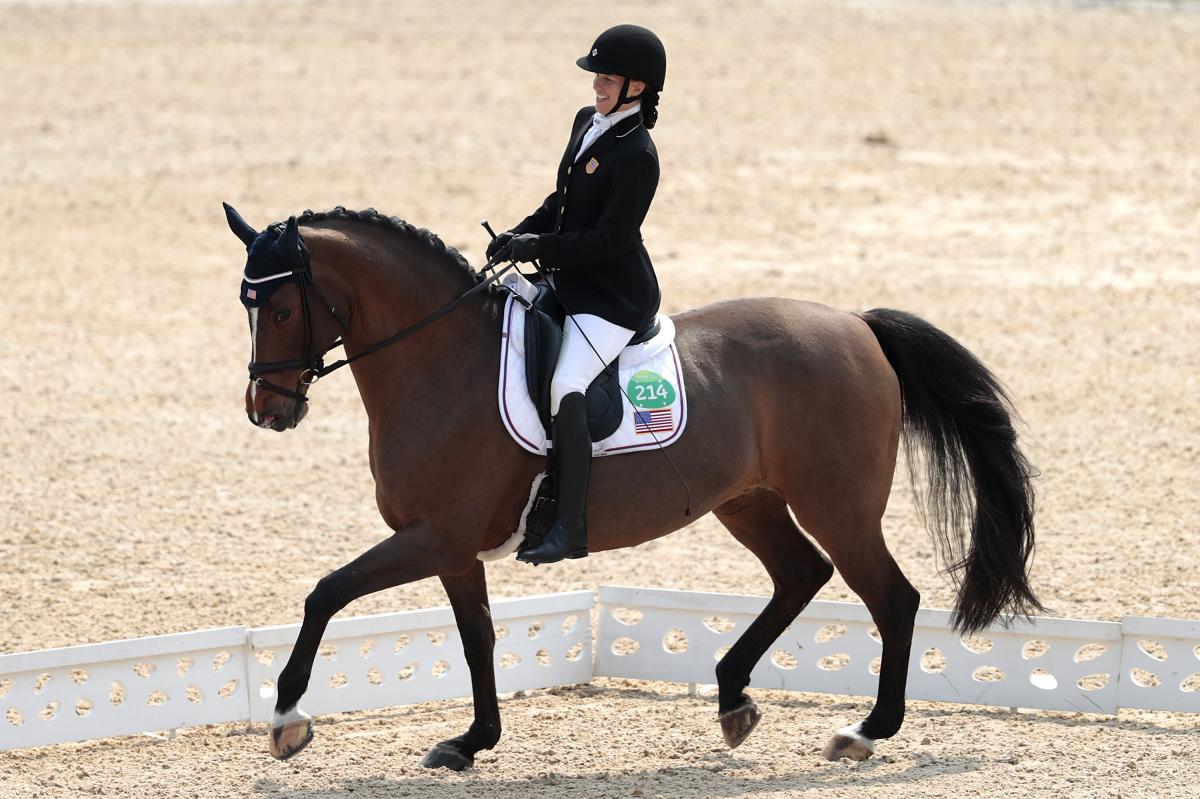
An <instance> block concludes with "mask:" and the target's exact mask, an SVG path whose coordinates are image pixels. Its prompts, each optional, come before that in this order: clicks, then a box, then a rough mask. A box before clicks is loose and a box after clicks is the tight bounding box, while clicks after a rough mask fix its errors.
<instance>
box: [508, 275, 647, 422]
mask: <svg viewBox="0 0 1200 799" xmlns="http://www.w3.org/2000/svg"><path fill="white" fill-rule="evenodd" d="M534 286H536V287H537V290H538V293H537V297H535V298H534V300H533V303H532V305H531V306H530V307H529V308H528V309H526V311H525V382H526V384H527V385H528V387H529V396H530V397H531V398H532V399H533V404H534V406H535V407H536V408H537V412H538V418H540V419H541V420H542V426H543V427H545V428H546V436H547V437H549V436H550V381H551V379H552V378H553V377H554V367H555V366H557V365H558V353H559V351H560V350H561V349H562V338H563V322H564V321H565V320H566V312H565V311H563V307H562V304H561V303H559V301H558V297H556V296H555V294H554V292H553V291H551V290H550V286H549V285H547V284H545V283H540V282H539V283H535V284H534ZM659 328H660V326H659V323H658V319H657V318H655V320H654V321H653V322H651V324H650V326H649V327H647V328H646V329H645V330H639V331H638V332H637V334H636V335H634V337H633V338H632V339H631V340H630V342H629V343H630V344H641V343H642V342H644V341H649V340H650V339H652V338H654V336H656V335H658V332H659ZM620 360H621V359H620V356H618V357H617V360H615V361H613V362H612V363H610V364H608V365H607V366H606V367H605V368H604V371H603V372H601V373H600V376H599V377H597V378H596V379H595V380H593V381H592V384H591V385H590V386H588V390H587V412H588V431H589V432H590V433H591V436H592V441H602V440H603V439H606V438H608V437H609V436H611V435H612V434H613V433H615V432H617V428H618V427H620V426H621V418H622V416H623V415H624V407H625V404H624V403H623V402H621V382H620V379H619V375H620Z"/></svg>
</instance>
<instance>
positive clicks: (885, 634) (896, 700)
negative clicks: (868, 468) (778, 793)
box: [805, 521, 921, 760]
mask: <svg viewBox="0 0 1200 799" xmlns="http://www.w3.org/2000/svg"><path fill="white" fill-rule="evenodd" d="M805 529H807V530H809V531H810V532H812V534H813V537H814V538H816V539H817V541H818V542H819V543H820V544H821V545H822V546H823V547H824V548H825V551H826V552H828V553H829V556H830V557H831V558H832V559H833V564H834V566H836V567H837V570H838V572H839V573H840V574H841V575H842V578H843V579H845V581H846V584H847V585H848V586H849V587H850V590H852V591H854V593H856V594H858V596H859V597H860V598H861V599H862V600H863V603H864V604H866V606H867V610H868V611H870V613H871V618H872V620H874V622H875V626H876V627H877V628H878V630H879V636H880V638H881V639H882V640H883V657H882V660H881V663H880V668H879V689H878V695H877V698H876V701H875V706H874V707H873V708H872V709H871V712H870V714H869V715H868V716H867V717H866V719H864V720H863V721H860V722H858V723H857V724H853V725H850V726H848V727H844V728H842V729H841V730H838V732H837V733H836V734H835V735H834V736H833V737H832V738H831V739H830V741H829V743H828V744H827V745H826V746H825V749H824V751H823V754H824V756H825V757H826V758H827V759H829V760H839V759H841V758H843V757H848V758H850V759H852V760H865V759H866V758H868V757H870V756H871V755H872V754H873V753H874V751H875V741H877V740H879V739H880V738H890V737H892V736H893V735H895V734H896V733H897V732H899V731H900V725H901V724H903V722H904V689H905V684H906V683H907V680H908V661H909V655H910V653H911V650H912V636H913V624H914V621H915V619H916V615H917V608H918V606H919V605H920V602H921V595H920V593H918V592H917V589H915V588H913V586H912V584H911V583H909V581H908V579H907V578H905V576H904V574H903V573H902V572H901V571H900V567H899V566H897V565H896V561H895V559H893V558H892V555H891V553H890V552H889V551H888V548H887V544H885V543H884V540H883V533H882V531H881V529H880V527H879V523H878V521H876V522H873V523H871V524H869V525H865V526H859V527H855V526H849V527H846V528H840V529H839V532H838V533H836V534H823V533H822V529H820V528H818V529H814V528H812V527H808V526H806V528H805ZM854 529H859V530H864V531H865V532H864V534H862V535H847V534H846V533H845V530H854Z"/></svg>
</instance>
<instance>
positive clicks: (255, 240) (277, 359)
mask: <svg viewBox="0 0 1200 799" xmlns="http://www.w3.org/2000/svg"><path fill="white" fill-rule="evenodd" d="M224 205H225V217H226V220H227V221H228V223H229V229H230V230H232V231H233V233H234V235H236V236H237V237H238V238H239V239H240V240H241V241H242V243H243V244H245V245H246V266H245V269H244V270H243V273H242V285H241V300H242V305H244V306H245V308H246V313H247V316H248V318H249V323H250V364H249V371H250V382H249V384H248V385H247V387H246V415H247V416H248V417H249V418H250V421H251V422H252V423H253V424H255V425H257V426H258V427H262V428H270V429H272V430H276V431H279V432H282V431H284V430H288V429H290V428H293V427H295V426H296V425H297V424H299V423H300V420H302V419H303V418H304V416H305V415H306V414H307V413H308V397H307V393H308V387H309V385H310V384H311V383H312V382H313V381H315V380H316V378H317V377H319V376H320V372H321V369H322V366H323V361H322V357H323V356H324V354H325V353H326V352H327V351H328V350H329V349H330V347H332V346H333V344H334V342H335V341H336V340H337V334H338V328H337V323H336V320H335V319H333V317H332V316H331V315H328V314H321V315H320V316H319V317H318V316H317V315H314V313H313V307H312V298H311V296H310V295H311V294H313V292H316V293H317V294H318V295H319V290H317V289H316V288H315V284H314V283H313V278H312V269H311V267H310V265H309V260H308V251H307V248H306V247H305V246H304V241H303V239H302V238H301V237H300V231H299V227H298V226H297V224H296V218H295V217H291V218H290V219H288V221H287V224H286V225H285V226H284V227H283V229H282V231H277V230H274V229H272V228H267V229H266V230H264V231H262V232H261V233H259V232H257V231H255V230H254V228H252V227H251V226H250V225H249V224H248V223H247V222H246V220H244V219H243V218H242V216H241V214H239V213H238V212H237V211H236V210H234V208H233V207H232V206H231V205H229V204H228V203H226V204H224ZM316 307H321V303H320V301H318V303H317V306H316ZM327 316H328V317H329V318H326V317H327ZM289 386H291V388H289Z"/></svg>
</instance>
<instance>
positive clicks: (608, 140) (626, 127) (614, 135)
mask: <svg viewBox="0 0 1200 799" xmlns="http://www.w3.org/2000/svg"><path fill="white" fill-rule="evenodd" d="M641 124H642V115H641V114H631V115H630V116H627V117H625V118H624V119H622V120H620V121H618V122H617V123H616V124H614V125H613V126H612V127H611V128H609V129H608V130H606V131H605V132H604V134H603V135H601V136H600V138H598V139H596V140H595V141H594V142H592V144H591V146H590V147H588V148H587V150H585V151H584V152H583V153H581V154H580V156H579V158H578V159H575V158H574V156H575V153H576V151H577V148H578V147H579V142H580V141H582V139H583V135H584V133H586V132H587V129H588V128H589V127H590V126H591V121H590V120H589V122H588V124H587V125H584V126H583V129H582V130H580V131H579V135H578V136H576V138H575V141H573V142H572V143H571V152H570V153H569V154H568V156H569V157H570V158H572V159H573V160H580V161H582V160H583V159H584V156H587V155H594V154H596V153H602V152H604V151H605V150H609V149H611V148H612V147H613V145H615V144H616V143H617V140H618V139H621V138H624V137H625V136H627V135H629V134H630V133H632V132H633V131H634V130H636V129H637V128H639V127H640V126H641Z"/></svg>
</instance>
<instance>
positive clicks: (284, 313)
mask: <svg viewBox="0 0 1200 799" xmlns="http://www.w3.org/2000/svg"><path fill="white" fill-rule="evenodd" d="M272 318H273V319H274V320H275V324H278V325H282V324H283V323H284V322H286V321H287V320H288V319H291V318H292V309H291V308H284V309H282V310H279V311H276V312H275V313H274V314H273V315H272Z"/></svg>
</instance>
